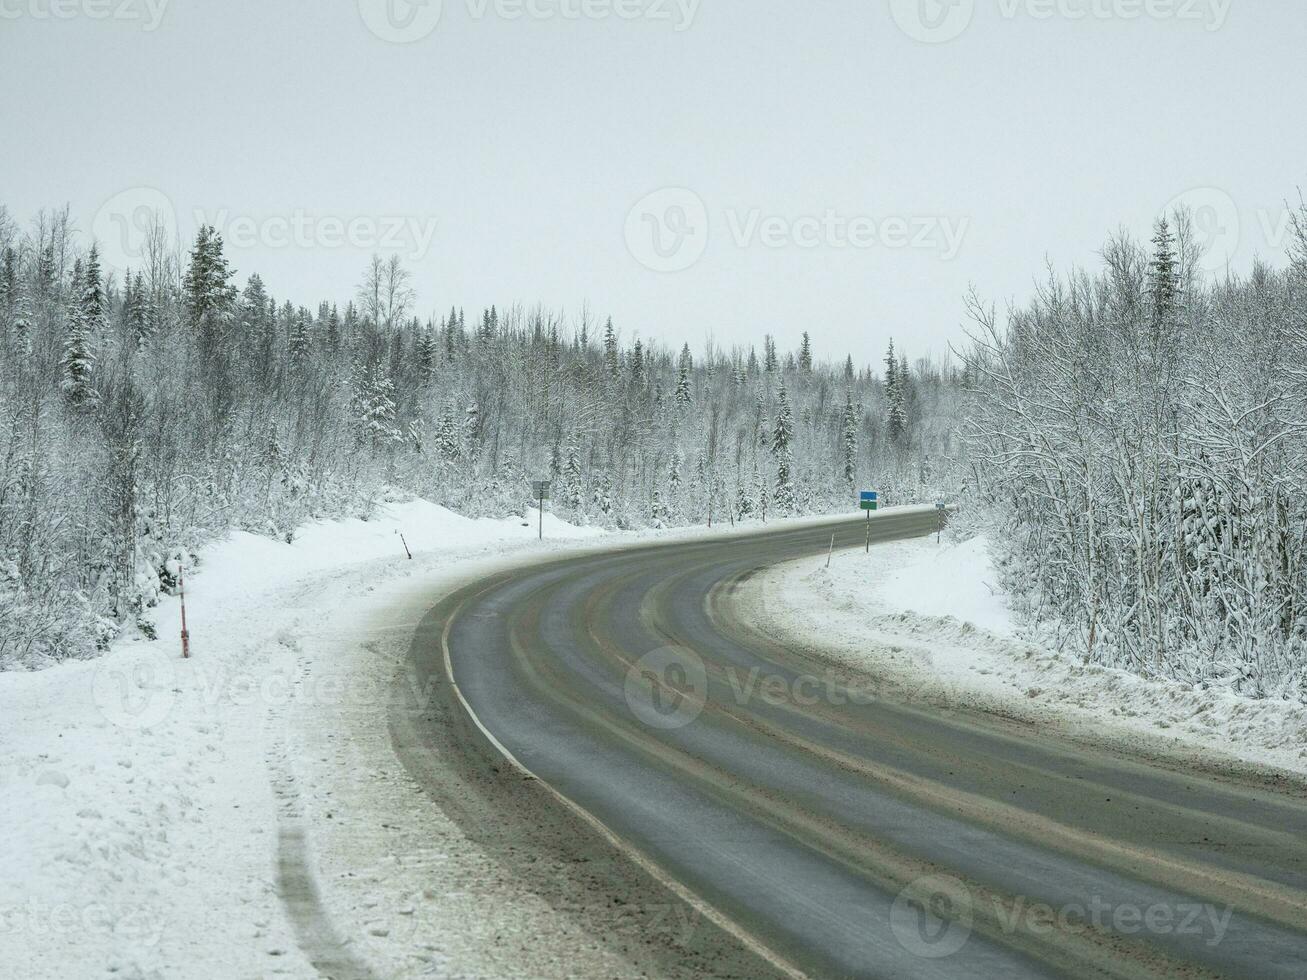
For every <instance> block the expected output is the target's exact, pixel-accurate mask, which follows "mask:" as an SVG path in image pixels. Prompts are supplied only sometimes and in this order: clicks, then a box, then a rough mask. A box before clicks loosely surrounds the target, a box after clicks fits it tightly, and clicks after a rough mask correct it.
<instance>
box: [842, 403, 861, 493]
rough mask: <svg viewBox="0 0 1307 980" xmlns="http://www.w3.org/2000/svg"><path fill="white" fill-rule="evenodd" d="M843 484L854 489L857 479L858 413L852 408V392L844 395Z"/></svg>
mask: <svg viewBox="0 0 1307 980" xmlns="http://www.w3.org/2000/svg"><path fill="white" fill-rule="evenodd" d="M843 448H844V482H845V483H846V484H847V485H848V487H849V489H850V490H852V489H853V488H854V484H855V483H856V482H857V479H858V412H857V409H855V408H854V407H853V390H852V389H851V388H850V389H847V390H846V391H845V393H844V447H843Z"/></svg>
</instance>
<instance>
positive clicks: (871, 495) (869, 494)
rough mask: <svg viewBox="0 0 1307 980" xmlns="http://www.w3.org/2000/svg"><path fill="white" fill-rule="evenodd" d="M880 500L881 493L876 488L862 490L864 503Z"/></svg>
mask: <svg viewBox="0 0 1307 980" xmlns="http://www.w3.org/2000/svg"><path fill="white" fill-rule="evenodd" d="M878 500H880V494H878V493H877V492H876V491H875V490H863V491H862V502H863V503H864V504H870V503H875V502H876V501H878Z"/></svg>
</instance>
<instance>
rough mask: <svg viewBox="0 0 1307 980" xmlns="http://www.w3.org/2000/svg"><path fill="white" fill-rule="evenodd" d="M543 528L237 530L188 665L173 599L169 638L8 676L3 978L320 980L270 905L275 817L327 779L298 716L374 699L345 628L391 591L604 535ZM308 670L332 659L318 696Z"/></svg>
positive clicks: (404, 506)
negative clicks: (466, 563) (468, 563)
mask: <svg viewBox="0 0 1307 980" xmlns="http://www.w3.org/2000/svg"><path fill="white" fill-rule="evenodd" d="M544 529H545V535H546V539H547V540H546V543H545V544H544V545H540V544H537V542H536V534H537V524H536V515H535V514H534V513H532V514H529V515H528V516H527V518H506V519H504V520H469V519H467V518H464V517H460V516H459V515H457V514H454V513H452V512H450V511H448V510H446V509H445V508H443V507H439V506H436V505H434V504H431V503H428V502H426V501H421V500H417V501H412V502H408V503H395V504H390V505H388V506H387V507H385V508H384V509H383V511H382V513H381V514H380V515H379V516H378V517H377V518H376V519H373V520H366V521H364V520H344V521H331V522H322V523H319V524H314V525H310V526H307V527H304V528H301V529H300V531H299V532H298V534H297V536H296V538H295V541H294V543H293V544H286V543H283V542H279V541H275V540H271V539H268V538H261V537H257V536H254V535H251V534H246V533H236V534H233V535H232V536H231V537H230V538H228V539H227V540H225V541H222V542H219V543H216V544H215V545H214V546H212V547H211V548H209V549H208V550H207V551H206V552H205V554H204V556H203V561H202V564H201V566H200V567H199V568H197V569H188V570H187V578H186V612H187V622H188V627H189V631H190V636H191V653H192V657H191V659H190V660H182V659H181V658H180V656H179V653H180V644H179V634H180V629H181V610H180V605H179V603H178V600H177V599H176V598H171V597H169V598H165V599H164V600H163V602H162V603H161V605H160V606H159V607H158V608H157V609H155V610H152V611H151V613H152V615H151V618H152V619H153V620H154V621H155V622H156V624H157V627H158V637H159V638H158V639H157V640H154V641H147V640H145V639H144V638H143V637H140V636H135V637H132V638H130V639H124V640H122V641H120V642H119V643H117V644H115V646H114V648H113V649H112V650H111V651H110V652H109V653H108V654H107V655H106V656H105V657H103V658H101V659H99V660H94V661H78V662H67V663H63V664H60V665H57V666H55V667H52V668H50V669H48V670H44V671H40V672H34V673H20V672H8V673H4V674H0V745H2V746H3V749H4V751H3V755H0V828H3V834H4V838H5V849H4V854H5V856H4V874H3V876H0V963H3V964H5V971H4V972H6V973H7V974H10V973H11V974H12V975H14V976H23V977H29V978H30V977H68V976H91V975H102V974H104V973H105V972H111V973H113V974H114V975H116V976H120V977H129V978H130V977H152V976H182V975H184V976H188V977H208V976H212V977H215V978H216V977H222V978H229V977H234V976H263V975H269V974H279V973H285V974H289V975H294V976H314V975H316V971H315V970H314V968H313V967H312V966H311V964H309V963H308V962H307V961H306V960H305V959H304V958H303V956H302V954H300V953H299V950H298V949H297V944H296V937H295V935H294V928H293V924H292V923H291V922H289V921H288V919H287V916H286V914H285V910H284V909H283V908H282V905H281V902H280V900H279V898H278V882H277V879H276V873H277V861H278V844H279V839H278V838H279V830H280V829H281V828H282V827H283V826H284V824H285V821H284V820H280V818H282V817H283V816H284V814H285V812H286V809H287V808H288V807H296V806H299V805H301V803H300V801H297V800H296V798H295V797H296V793H297V788H296V787H297V785H299V786H302V785H304V784H305V783H306V782H308V783H312V782H313V781H312V780H306V775H310V770H311V769H312V767H311V766H310V765H308V764H307V762H306V760H304V759H303V758H302V754H301V753H300V752H299V750H298V746H297V743H299V742H301V738H300V733H298V732H297V731H295V730H294V726H293V725H290V724H288V717H289V715H290V713H291V712H292V709H293V708H294V707H295V705H296V704H297V703H299V702H301V701H303V700H305V698H306V696H307V698H308V700H309V701H313V700H314V699H318V700H319V701H320V704H319V705H318V707H322V705H324V704H326V703H327V702H328V701H330V702H332V703H338V704H344V703H348V704H351V705H355V706H357V705H369V704H370V705H371V706H372V707H373V708H376V709H378V714H379V709H380V707H381V703H380V691H379V690H378V689H376V688H375V687H374V688H371V689H369V688H367V687H366V686H360V685H362V684H365V683H366V682H364V681H360V680H359V679H358V678H357V677H355V676H354V675H353V674H351V673H350V672H349V671H347V670H345V669H343V668H344V660H345V658H346V655H347V653H348V651H347V649H346V648H345V644H342V643H341V642H340V640H341V639H344V636H345V634H344V629H345V627H346V625H347V624H346V623H345V622H343V621H342V620H341V619H336V618H334V617H335V616H336V615H337V614H341V615H359V614H361V611H362V610H363V609H364V608H365V607H366V606H367V602H366V601H362V602H361V601H360V600H368V599H371V600H373V601H374V602H375V600H376V599H377V598H378V597H381V598H384V595H385V584H386V583H387V582H389V583H390V584H391V586H392V587H393V586H395V585H396V583H399V582H404V583H407V584H409V585H412V584H413V583H414V582H415V581H420V582H423V583H427V584H430V583H432V582H435V581H437V580H438V579H439V577H440V576H441V575H448V574H449V572H450V570H451V569H452V568H456V567H458V562H459V561H460V560H467V559H470V558H475V557H482V558H485V557H493V556H501V557H502V556H503V555H505V554H508V553H510V552H513V551H521V550H527V549H539V548H546V549H550V548H557V547H560V546H562V545H567V544H575V543H583V542H585V541H589V540H595V539H596V538H598V537H600V536H602V534H603V532H602V531H599V530H596V529H587V528H575V527H571V526H569V525H567V524H564V523H563V522H561V521H559V520H557V519H556V518H554V517H553V516H552V515H549V514H546V515H545V523H544ZM401 534H402V535H403V537H404V540H405V541H406V542H407V545H408V548H409V549H411V550H412V552H413V554H414V556H415V557H414V559H413V560H412V561H410V560H409V559H408V558H406V556H405V551H404V542H402V541H401V538H400V536H401ZM333 625H334V626H335V627H336V629H337V630H338V631H339V632H337V633H336V635H335V636H333V635H330V634H329V633H324V627H325V628H330V627H332V626H333ZM315 659H321V660H323V661H325V662H327V663H329V664H334V665H335V667H333V669H332V672H331V675H330V676H329V677H327V678H326V681H325V682H324V683H323V684H321V685H320V687H321V689H314V690H311V691H307V692H306V688H305V684H306V677H307V674H306V671H305V662H306V661H307V660H315ZM328 682H329V683H328ZM351 685H353V686H351ZM307 720H309V721H310V722H311V720H312V719H311V718H309V719H307ZM376 724H377V726H378V727H379V728H380V729H381V730H382V733H383V734H384V720H381V719H380V718H378V720H377V721H376ZM279 820H280V822H279ZM360 931H363V930H362V929H360Z"/></svg>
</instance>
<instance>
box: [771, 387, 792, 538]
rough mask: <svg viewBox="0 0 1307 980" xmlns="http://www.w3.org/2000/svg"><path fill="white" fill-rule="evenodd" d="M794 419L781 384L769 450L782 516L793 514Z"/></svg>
mask: <svg viewBox="0 0 1307 980" xmlns="http://www.w3.org/2000/svg"><path fill="white" fill-rule="evenodd" d="M793 442H794V417H793V416H792V415H791V413H790V398H789V394H788V392H787V391H786V389H785V382H784V381H782V382H781V387H780V391H779V392H778V393H777V409H776V427H775V428H774V429H773V430H772V442H771V450H772V455H774V456H775V457H776V509H777V510H778V511H780V513H781V514H782V515H789V514H793V513H794V511H795V506H796V499H795V496H794V475H793V469H794V447H793Z"/></svg>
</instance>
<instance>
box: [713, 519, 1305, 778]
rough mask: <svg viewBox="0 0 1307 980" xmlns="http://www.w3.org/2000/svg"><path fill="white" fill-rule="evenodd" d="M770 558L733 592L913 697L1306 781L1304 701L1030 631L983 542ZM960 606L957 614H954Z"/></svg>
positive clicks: (774, 623) (1227, 769)
mask: <svg viewBox="0 0 1307 980" xmlns="http://www.w3.org/2000/svg"><path fill="white" fill-rule="evenodd" d="M826 560H827V559H826V556H824V555H823V556H820V557H814V558H809V559H802V560H799V561H795V562H788V563H785V564H782V565H777V566H773V567H771V568H767V569H764V570H761V571H760V572H758V573H757V574H756V575H753V576H750V577H749V578H748V579H747V580H746V581H745V582H742V583H741V584H740V586H739V587H738V588H737V589H736V590H735V592H734V594H733V595H732V598H731V601H732V604H733V606H734V608H735V610H736V614H737V615H738V617H739V619H740V620H741V621H743V622H747V623H749V624H751V625H752V626H753V627H754V628H756V629H758V630H759V631H761V632H762V633H764V634H766V635H767V636H769V637H771V638H772V639H774V640H776V641H777V642H779V643H781V644H782V645H785V646H787V647H789V648H791V649H794V650H796V651H802V652H803V653H804V654H806V655H808V656H811V657H814V658H817V659H819V660H822V661H825V662H831V663H834V664H837V665H838V666H840V667H841V669H848V670H853V671H856V672H859V673H861V674H863V675H868V674H870V675H872V676H874V677H875V678H876V679H877V680H878V681H880V682H881V683H882V684H884V683H886V682H888V683H889V686H890V688H891V689H893V690H894V691H896V692H899V693H900V694H901V695H902V697H904V698H906V699H908V700H915V701H919V702H920V703H922V704H926V705H930V706H932V707H936V708H941V707H942V708H946V709H948V710H957V711H975V712H979V713H981V714H983V715H986V716H988V717H989V718H990V719H994V720H999V719H1006V720H1009V721H1011V722H1013V723H1014V724H1016V725H1017V726H1018V727H1020V728H1022V729H1025V730H1031V729H1032V727H1033V729H1034V730H1038V731H1044V732H1049V733H1054V734H1057V735H1060V736H1063V737H1066V738H1070V739H1072V740H1075V741H1079V742H1083V743H1087V744H1093V745H1096V746H1099V747H1102V748H1105V749H1109V750H1117V751H1122V752H1126V753H1128V754H1130V755H1133V756H1137V757H1146V758H1148V759H1149V760H1150V761H1153V762H1156V763H1159V764H1165V765H1170V766H1173V767H1177V768H1192V767H1195V766H1197V767H1201V768H1202V769H1204V770H1205V771H1207V772H1209V773H1210V774H1212V775H1215V776H1218V777H1220V776H1226V777H1230V778H1238V779H1240V780H1241V781H1242V780H1244V779H1252V780H1254V781H1256V782H1259V783H1260V782H1264V781H1269V782H1271V783H1275V784H1279V783H1280V782H1282V781H1287V782H1289V783H1296V784H1298V785H1299V786H1300V787H1301V786H1303V785H1307V780H1303V778H1302V777H1303V775H1304V774H1307V708H1305V707H1304V706H1301V705H1293V704H1289V703H1285V702H1266V701H1260V702H1259V701H1253V700H1250V699H1246V698H1240V697H1237V696H1235V695H1232V694H1229V693H1228V692H1223V691H1213V690H1201V689H1196V688H1195V687H1194V686H1193V685H1185V684H1180V683H1177V682H1169V681H1154V680H1147V679H1144V678H1141V677H1138V676H1136V675H1133V674H1130V673H1128V672H1126V671H1122V670H1113V669H1108V668H1103V667H1097V666H1092V665H1085V664H1083V663H1080V662H1078V661H1077V659H1076V658H1075V657H1074V656H1071V655H1069V654H1067V653H1061V652H1058V651H1056V650H1053V649H1050V648H1049V647H1047V646H1045V645H1043V644H1041V643H1040V642H1038V641H1037V640H1034V639H1032V638H1030V637H1029V636H1028V635H1026V634H1024V633H1023V632H1022V630H1021V628H1020V626H1019V625H1018V623H1017V622H1016V620H1015V617H1013V616H1011V614H1010V613H1009V612H1008V611H1007V609H1006V605H1005V602H1004V597H1003V596H1002V595H1001V592H999V591H998V588H997V585H996V581H997V576H995V575H994V574H993V570H992V568H990V567H989V566H988V559H987V556H986V555H984V554H983V553H980V554H978V553H977V543H976V542H974V541H971V542H961V543H951V542H949V541H947V540H945V541H944V542H943V543H942V544H937V543H936V541H935V539H934V538H933V537H931V538H919V539H914V540H910V541H900V542H891V543H887V544H879V545H875V546H873V548H872V551H871V554H870V555H867V554H864V553H863V552H862V550H861V549H854V550H849V551H844V552H838V553H836V554H835V555H834V556H833V558H832V560H831V563H830V567H829V568H827V567H826ZM950 612H955V613H956V615H951V614H950Z"/></svg>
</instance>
